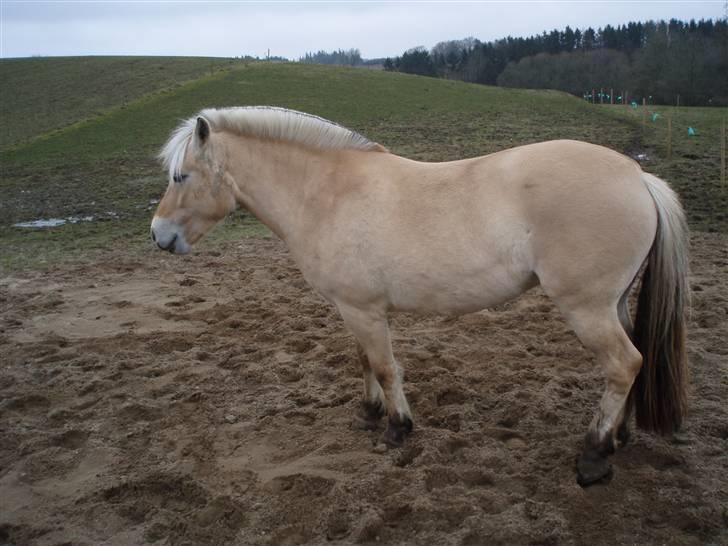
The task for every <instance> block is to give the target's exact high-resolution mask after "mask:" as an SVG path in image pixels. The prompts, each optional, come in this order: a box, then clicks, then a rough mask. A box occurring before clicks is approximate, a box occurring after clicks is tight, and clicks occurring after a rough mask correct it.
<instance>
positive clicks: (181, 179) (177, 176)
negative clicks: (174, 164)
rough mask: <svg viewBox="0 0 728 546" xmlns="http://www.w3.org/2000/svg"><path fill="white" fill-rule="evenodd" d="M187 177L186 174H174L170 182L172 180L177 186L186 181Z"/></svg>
mask: <svg viewBox="0 0 728 546" xmlns="http://www.w3.org/2000/svg"><path fill="white" fill-rule="evenodd" d="M188 176H189V175H188V174H175V175H174V176H173V177H172V180H174V181H175V182H176V183H177V184H179V183H181V182H184V181H185V180H187V177H188Z"/></svg>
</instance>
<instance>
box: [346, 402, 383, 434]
mask: <svg viewBox="0 0 728 546" xmlns="http://www.w3.org/2000/svg"><path fill="white" fill-rule="evenodd" d="M383 416H384V408H383V407H382V404H381V403H379V402H368V401H364V402H362V403H361V404H360V406H359V409H358V410H357V412H356V413H355V414H354V420H353V421H352V423H351V426H352V428H354V429H356V430H377V429H378V428H379V421H380V420H381V418H382V417H383Z"/></svg>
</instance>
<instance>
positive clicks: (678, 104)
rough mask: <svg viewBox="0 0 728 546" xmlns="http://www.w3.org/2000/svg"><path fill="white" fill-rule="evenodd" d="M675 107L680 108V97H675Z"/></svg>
mask: <svg viewBox="0 0 728 546" xmlns="http://www.w3.org/2000/svg"><path fill="white" fill-rule="evenodd" d="M677 107H678V108H680V95H679V94H678V96H677Z"/></svg>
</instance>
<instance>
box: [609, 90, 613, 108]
mask: <svg viewBox="0 0 728 546" xmlns="http://www.w3.org/2000/svg"><path fill="white" fill-rule="evenodd" d="M609 104H614V87H612V88H611V89H610V90H609Z"/></svg>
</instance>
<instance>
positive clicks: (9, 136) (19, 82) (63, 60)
mask: <svg viewBox="0 0 728 546" xmlns="http://www.w3.org/2000/svg"><path fill="white" fill-rule="evenodd" d="M234 62H235V61H234V60H233V59H219V58H204V57H55V58H31V59H4V60H0V96H2V98H3V99H2V101H1V102H0V116H2V120H3V123H2V125H1V126H0V149H2V148H7V147H9V146H12V145H16V144H18V143H21V142H24V141H27V140H29V139H32V138H34V137H37V136H39V135H41V134H43V133H46V132H48V131H50V130H53V129H58V128H60V127H65V126H68V125H71V124H73V123H77V122H79V121H82V120H85V119H88V118H91V117H94V116H97V115H99V114H102V113H104V112H105V111H107V110H108V109H110V108H114V107H118V106H120V105H123V104H127V103H129V102H132V101H134V100H137V99H138V98H139V97H141V96H143V95H145V94H147V93H150V92H154V91H159V90H160V89H166V88H170V87H175V86H178V85H180V84H182V83H184V82H186V81H189V80H193V79H197V78H199V77H201V76H203V75H205V74H209V73H211V72H215V71H218V70H221V69H225V68H227V67H229V66H230V65H231V64H232V63H234Z"/></svg>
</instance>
